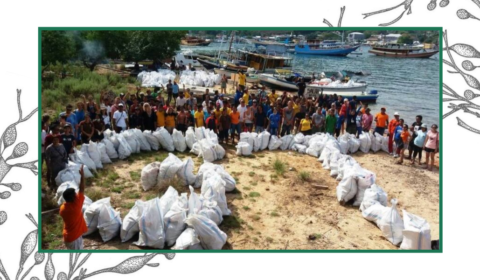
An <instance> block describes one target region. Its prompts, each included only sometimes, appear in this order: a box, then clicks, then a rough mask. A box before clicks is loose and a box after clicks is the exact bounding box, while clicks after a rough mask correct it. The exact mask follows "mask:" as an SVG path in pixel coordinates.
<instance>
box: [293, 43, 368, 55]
mask: <svg viewBox="0 0 480 280" xmlns="http://www.w3.org/2000/svg"><path fill="white" fill-rule="evenodd" d="M359 47H360V45H358V46H354V47H351V48H336V49H310V48H309V47H308V46H304V47H303V48H301V47H299V46H298V45H297V46H295V53H296V54H314V55H327V56H347V55H349V54H350V53H352V52H354V51H356V50H357V49H358V48H359Z"/></svg>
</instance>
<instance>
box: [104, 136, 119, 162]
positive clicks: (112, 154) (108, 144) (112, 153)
mask: <svg viewBox="0 0 480 280" xmlns="http://www.w3.org/2000/svg"><path fill="white" fill-rule="evenodd" d="M117 141H118V140H117ZM101 143H103V144H104V145H105V149H106V150H107V156H108V157H109V158H110V159H117V158H118V153H117V151H116V150H115V146H113V143H112V141H110V140H108V139H107V138H103V139H102V142H101ZM119 144H120V143H119Z"/></svg>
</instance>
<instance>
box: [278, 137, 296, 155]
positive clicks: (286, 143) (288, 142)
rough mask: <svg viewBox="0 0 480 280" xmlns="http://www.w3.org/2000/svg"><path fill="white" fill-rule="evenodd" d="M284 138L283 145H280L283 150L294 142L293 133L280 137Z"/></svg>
mask: <svg viewBox="0 0 480 280" xmlns="http://www.w3.org/2000/svg"><path fill="white" fill-rule="evenodd" d="M280 139H281V140H282V145H281V146H280V149H281V150H282V151H285V150H288V149H290V146H291V143H292V142H293V135H291V134H289V135H285V136H282V138H280Z"/></svg>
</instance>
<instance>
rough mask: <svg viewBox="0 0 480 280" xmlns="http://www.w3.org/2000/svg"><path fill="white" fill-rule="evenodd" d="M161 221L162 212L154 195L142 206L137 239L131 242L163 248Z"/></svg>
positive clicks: (162, 217) (162, 219) (163, 233)
mask: <svg viewBox="0 0 480 280" xmlns="http://www.w3.org/2000/svg"><path fill="white" fill-rule="evenodd" d="M163 221H164V213H163V212H162V208H161V207H160V199H159V198H158V197H156V198H154V199H151V200H149V201H147V202H146V203H145V206H144V208H143V212H142V216H141V217H140V219H139V221H138V228H139V230H140V234H139V237H138V241H137V242H134V243H133V244H135V245H137V246H146V247H153V248H156V249H163V247H164V246H165V231H164V228H163V225H164V223H163Z"/></svg>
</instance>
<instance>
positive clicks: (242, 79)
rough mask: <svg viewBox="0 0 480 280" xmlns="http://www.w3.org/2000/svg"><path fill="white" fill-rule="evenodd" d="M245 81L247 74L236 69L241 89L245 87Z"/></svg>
mask: <svg viewBox="0 0 480 280" xmlns="http://www.w3.org/2000/svg"><path fill="white" fill-rule="evenodd" d="M246 81H247V75H245V73H243V72H242V71H241V70H238V85H239V86H240V89H241V90H242V91H243V90H244V89H245V85H246Z"/></svg>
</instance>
